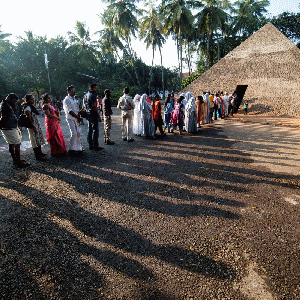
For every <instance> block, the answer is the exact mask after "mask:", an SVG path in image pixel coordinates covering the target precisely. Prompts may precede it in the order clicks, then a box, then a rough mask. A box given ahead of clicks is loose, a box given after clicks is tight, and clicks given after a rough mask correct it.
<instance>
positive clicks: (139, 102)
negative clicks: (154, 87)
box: [133, 94, 141, 113]
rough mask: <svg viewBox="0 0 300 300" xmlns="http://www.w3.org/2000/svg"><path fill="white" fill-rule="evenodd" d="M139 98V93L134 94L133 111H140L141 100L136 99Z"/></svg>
mask: <svg viewBox="0 0 300 300" xmlns="http://www.w3.org/2000/svg"><path fill="white" fill-rule="evenodd" d="M140 98H141V95H139V94H136V95H135V96H134V99H133V101H134V104H135V107H134V111H135V112H136V113H137V112H139V111H141V101H138V100H139V99H140Z"/></svg>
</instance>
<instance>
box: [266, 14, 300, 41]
mask: <svg viewBox="0 0 300 300" xmlns="http://www.w3.org/2000/svg"><path fill="white" fill-rule="evenodd" d="M271 22H272V24H273V25H274V26H275V27H276V28H277V29H278V30H280V31H281V32H282V33H283V34H284V35H286V36H287V37H288V38H289V39H290V40H292V41H294V42H298V43H299V41H300V13H297V14H294V13H288V12H284V13H282V14H280V15H278V16H277V17H273V18H272V19H271Z"/></svg>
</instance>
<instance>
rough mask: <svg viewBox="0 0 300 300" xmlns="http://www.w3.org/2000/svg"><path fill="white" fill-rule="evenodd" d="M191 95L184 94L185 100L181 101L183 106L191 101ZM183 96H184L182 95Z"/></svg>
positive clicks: (188, 93) (189, 93)
mask: <svg viewBox="0 0 300 300" xmlns="http://www.w3.org/2000/svg"><path fill="white" fill-rule="evenodd" d="M191 95H192V93H191V92H187V93H186V94H185V98H184V99H183V100H182V104H183V105H184V106H185V105H186V104H187V103H188V102H189V101H190V99H191ZM183 96H184V95H183Z"/></svg>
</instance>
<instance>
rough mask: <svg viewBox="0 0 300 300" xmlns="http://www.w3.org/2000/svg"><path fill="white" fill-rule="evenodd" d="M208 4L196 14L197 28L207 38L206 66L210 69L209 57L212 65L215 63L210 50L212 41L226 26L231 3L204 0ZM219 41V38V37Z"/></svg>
mask: <svg viewBox="0 0 300 300" xmlns="http://www.w3.org/2000/svg"><path fill="white" fill-rule="evenodd" d="M203 1H205V3H206V5H205V6H204V8H203V9H202V10H201V11H200V12H199V13H197V14H196V16H195V17H196V19H197V22H196V24H197V28H198V32H199V35H202V36H204V37H205V38H206V43H207V44H206V45H207V48H206V68H207V69H208V67H209V64H208V61H209V57H210V66H212V64H213V55H212V51H210V48H211V43H212V41H213V35H214V34H216V33H217V31H218V30H219V29H221V30H222V31H223V30H224V28H225V22H226V20H227V18H228V14H227V13H226V12H225V10H226V9H229V8H230V6H231V4H230V2H229V1H228V0H203ZM217 43H218V39H217Z"/></svg>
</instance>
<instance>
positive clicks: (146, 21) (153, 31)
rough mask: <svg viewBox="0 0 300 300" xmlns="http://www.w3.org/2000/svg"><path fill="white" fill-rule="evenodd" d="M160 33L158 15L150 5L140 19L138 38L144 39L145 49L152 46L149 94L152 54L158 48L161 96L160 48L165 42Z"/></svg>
mask: <svg viewBox="0 0 300 300" xmlns="http://www.w3.org/2000/svg"><path fill="white" fill-rule="evenodd" d="M162 33H163V26H162V22H161V18H160V15H159V14H158V11H157V10H156V9H155V7H154V5H153V3H150V9H149V11H147V14H146V15H145V16H144V17H143V18H142V20H141V24H140V37H141V38H142V39H144V42H145V43H146V49H148V48H149V47H150V46H152V53H153V55H152V65H151V69H150V79H149V94H150V93H151V80H152V69H153V62H154V54H155V50H156V47H158V49H159V53H160V60H161V72H162V88H163V95H164V93H165V88H164V69H163V64H162V53H161V48H162V46H163V44H164V43H165V41H166V40H165V37H164V36H163V34H162Z"/></svg>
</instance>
